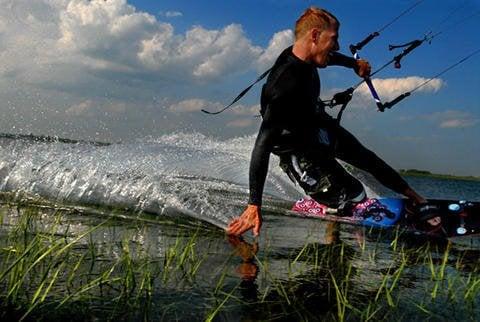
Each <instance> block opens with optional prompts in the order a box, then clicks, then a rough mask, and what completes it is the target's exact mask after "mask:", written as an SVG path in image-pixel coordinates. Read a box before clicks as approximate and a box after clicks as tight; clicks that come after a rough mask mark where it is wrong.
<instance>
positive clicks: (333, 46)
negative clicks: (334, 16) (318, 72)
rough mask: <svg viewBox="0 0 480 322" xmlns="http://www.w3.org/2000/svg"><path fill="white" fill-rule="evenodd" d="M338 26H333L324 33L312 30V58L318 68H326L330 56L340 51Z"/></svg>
mask: <svg viewBox="0 0 480 322" xmlns="http://www.w3.org/2000/svg"><path fill="white" fill-rule="evenodd" d="M339 48H340V47H339V45H338V25H336V24H333V25H332V26H331V27H330V28H328V29H326V30H324V31H321V32H320V31H318V30H316V29H313V30H312V47H311V57H312V61H313V63H315V65H317V67H321V68H322V67H326V66H327V64H328V59H329V54H330V53H331V52H334V51H337V50H339Z"/></svg>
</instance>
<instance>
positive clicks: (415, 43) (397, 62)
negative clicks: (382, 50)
mask: <svg viewBox="0 0 480 322" xmlns="http://www.w3.org/2000/svg"><path fill="white" fill-rule="evenodd" d="M422 43H423V40H414V41H412V42H410V43H408V44H407V45H410V46H408V47H407V48H406V49H404V50H403V51H402V53H401V54H399V55H397V56H395V57H394V58H393V61H394V62H395V68H400V67H402V65H401V64H400V61H401V60H402V58H403V57H405V56H406V55H408V54H409V53H410V52H411V51H412V50H414V49H415V48H417V47H418V46H420V45H421V44H422ZM399 47H403V46H391V45H390V46H389V48H390V50H392V49H394V48H399Z"/></svg>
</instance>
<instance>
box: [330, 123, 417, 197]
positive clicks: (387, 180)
mask: <svg viewBox="0 0 480 322" xmlns="http://www.w3.org/2000/svg"><path fill="white" fill-rule="evenodd" d="M335 156H336V157H337V158H339V159H340V160H342V161H345V162H347V163H349V164H351V165H353V166H355V167H357V168H359V169H362V170H364V171H367V172H369V173H370V174H372V175H373V176H374V177H375V178H376V179H377V180H378V181H379V182H380V183H381V184H383V185H384V186H385V187H387V188H389V189H391V190H393V191H395V192H397V193H400V194H404V193H405V191H406V190H407V189H408V188H409V186H408V184H407V182H406V181H405V180H404V179H403V178H402V177H401V176H400V175H399V174H398V173H397V171H395V170H394V169H393V168H392V167H390V166H389V165H388V164H387V163H386V162H385V161H383V160H382V159H380V158H379V157H378V156H377V155H376V154H375V153H373V152H372V151H371V150H369V149H367V148H366V147H364V146H363V145H362V144H361V143H360V142H359V141H358V140H357V139H356V138H355V137H354V136H353V135H352V134H351V133H350V132H348V131H347V130H345V129H344V128H343V127H339V128H338V131H337V135H336V144H335Z"/></svg>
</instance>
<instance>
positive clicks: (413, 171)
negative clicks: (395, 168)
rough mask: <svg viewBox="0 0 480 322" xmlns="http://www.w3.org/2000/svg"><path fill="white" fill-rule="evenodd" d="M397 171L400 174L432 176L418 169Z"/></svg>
mask: <svg viewBox="0 0 480 322" xmlns="http://www.w3.org/2000/svg"><path fill="white" fill-rule="evenodd" d="M399 171H400V173H411V174H425V175H430V174H432V173H431V172H430V171H426V170H418V169H400V170H399Z"/></svg>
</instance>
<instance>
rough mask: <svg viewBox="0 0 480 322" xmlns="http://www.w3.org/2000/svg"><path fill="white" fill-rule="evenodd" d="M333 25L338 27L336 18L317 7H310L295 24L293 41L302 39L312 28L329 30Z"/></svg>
mask: <svg viewBox="0 0 480 322" xmlns="http://www.w3.org/2000/svg"><path fill="white" fill-rule="evenodd" d="M333 24H336V25H340V23H339V22H338V20H337V18H336V17H335V16H334V15H332V14H331V13H330V12H328V11H327V10H324V9H320V8H317V7H310V8H308V9H307V10H305V12H304V13H303V14H302V15H301V16H300V18H298V20H297V22H296V23H295V39H299V38H301V37H303V36H304V35H305V34H306V33H307V32H309V31H310V30H311V29H313V28H318V29H319V30H320V31H323V30H326V29H328V28H330V27H331V26H332V25H333Z"/></svg>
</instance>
